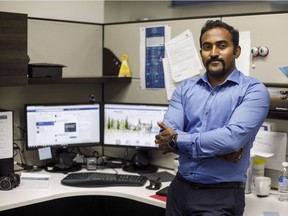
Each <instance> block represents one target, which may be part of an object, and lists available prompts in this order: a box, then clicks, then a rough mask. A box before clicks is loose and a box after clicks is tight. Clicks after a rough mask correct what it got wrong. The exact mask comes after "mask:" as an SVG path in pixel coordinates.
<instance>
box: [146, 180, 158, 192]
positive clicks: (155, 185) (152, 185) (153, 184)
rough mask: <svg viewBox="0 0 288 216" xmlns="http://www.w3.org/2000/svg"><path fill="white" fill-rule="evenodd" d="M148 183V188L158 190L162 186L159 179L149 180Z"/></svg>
mask: <svg viewBox="0 0 288 216" xmlns="http://www.w3.org/2000/svg"><path fill="white" fill-rule="evenodd" d="M149 181H150V184H149V185H148V186H147V187H146V188H147V189H149V190H159V189H160V188H161V186H162V184H161V182H160V181H155V180H149Z"/></svg>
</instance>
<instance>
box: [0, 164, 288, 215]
mask: <svg viewBox="0 0 288 216" xmlns="http://www.w3.org/2000/svg"><path fill="white" fill-rule="evenodd" d="M83 171H86V170H83ZM97 171H99V172H110V173H113V172H115V171H114V170H112V169H104V170H97ZM117 171H118V173H125V172H124V171H122V170H121V169H119V170H117ZM159 171H166V170H161V169H160V170H159ZM40 173H43V174H49V175H50V176H51V178H50V183H49V186H48V187H47V188H41V189H39V188H35V189H32V188H30V189H29V188H23V187H21V184H20V186H19V187H17V188H15V189H13V190H10V191H0V211H4V210H8V209H13V208H17V207H22V206H27V205H31V204H36V203H40V202H44V201H49V200H54V199H58V198H65V197H73V196H86V195H93V196H101V195H102V196H111V197H122V198H127V199H131V200H135V201H138V202H142V203H146V204H149V205H153V206H157V207H161V208H165V205H166V203H165V202H163V201H161V200H158V199H155V198H152V197H150V196H151V195H154V194H155V192H156V191H154V190H148V189H146V186H147V185H148V184H149V182H148V181H147V183H146V184H145V185H144V186H143V187H119V186H117V187H100V188H82V187H70V186H64V185H62V184H61V180H62V179H63V178H64V177H65V175H64V174H61V173H47V172H44V171H42V172H40ZM169 184H170V182H164V183H162V188H163V187H165V186H168V185H169ZM265 212H278V213H279V214H280V216H287V215H288V202H286V203H282V202H279V201H278V200H277V192H276V191H272V193H271V194H270V195H269V196H268V197H265V198H258V197H257V196H256V195H255V194H253V193H251V194H246V208H245V213H244V216H251V215H253V216H263V215H264V213H265ZM272 215H273V214H272Z"/></svg>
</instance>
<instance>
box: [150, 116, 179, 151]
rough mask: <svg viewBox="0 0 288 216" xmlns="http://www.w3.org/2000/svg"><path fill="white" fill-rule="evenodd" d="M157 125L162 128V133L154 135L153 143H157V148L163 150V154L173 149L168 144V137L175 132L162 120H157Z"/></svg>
mask: <svg viewBox="0 0 288 216" xmlns="http://www.w3.org/2000/svg"><path fill="white" fill-rule="evenodd" d="M157 124H158V126H159V127H160V128H161V129H162V130H163V131H162V133H160V134H157V135H156V136H155V143H156V144H158V145H159V149H161V150H162V151H163V154H166V153H168V152H172V151H173V150H172V149H171V148H170V147H169V146H168V142H169V138H170V137H171V136H172V135H173V134H176V131H175V130H173V129H172V128H170V127H168V126H167V125H165V124H164V123H163V122H161V121H158V122H157Z"/></svg>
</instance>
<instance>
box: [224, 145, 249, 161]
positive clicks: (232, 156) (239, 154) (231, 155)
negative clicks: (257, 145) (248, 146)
mask: <svg viewBox="0 0 288 216" xmlns="http://www.w3.org/2000/svg"><path fill="white" fill-rule="evenodd" d="M244 148H245V146H243V147H242V148H240V149H239V150H238V151H236V152H232V153H229V154H225V155H221V156H220V158H222V159H224V160H228V161H231V162H233V163H237V162H238V161H239V160H241V158H242V156H243V154H244Z"/></svg>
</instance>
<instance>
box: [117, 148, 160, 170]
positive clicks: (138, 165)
mask: <svg viewBox="0 0 288 216" xmlns="http://www.w3.org/2000/svg"><path fill="white" fill-rule="evenodd" d="M150 158H151V156H150V154H149V151H148V150H143V149H141V150H140V149H138V150H137V152H136V153H135V155H134V156H133V158H132V161H131V162H127V163H126V164H125V165H124V166H123V170H124V171H126V172H133V173H139V174H143V173H153V172H157V170H158V167H157V166H155V165H152V164H150V163H149V162H150Z"/></svg>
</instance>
